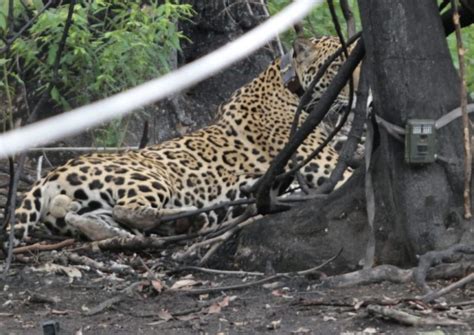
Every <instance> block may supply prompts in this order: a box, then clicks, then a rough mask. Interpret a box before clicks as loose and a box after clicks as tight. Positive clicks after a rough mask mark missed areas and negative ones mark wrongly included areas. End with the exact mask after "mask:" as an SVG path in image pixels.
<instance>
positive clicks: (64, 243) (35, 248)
mask: <svg viewBox="0 0 474 335" xmlns="http://www.w3.org/2000/svg"><path fill="white" fill-rule="evenodd" d="M74 243H76V241H75V240H74V239H72V238H70V239H68V240H64V241H61V242H58V243H54V244H40V243H35V244H31V245H27V246H24V247H18V248H14V249H13V253H14V254H23V253H26V252H34V251H50V250H57V249H61V248H65V247H68V246H70V245H73V244H74Z"/></svg>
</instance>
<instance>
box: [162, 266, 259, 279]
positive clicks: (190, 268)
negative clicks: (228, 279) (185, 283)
mask: <svg viewBox="0 0 474 335" xmlns="http://www.w3.org/2000/svg"><path fill="white" fill-rule="evenodd" d="M184 271H199V272H204V273H212V274H218V275H230V276H255V277H261V276H264V275H265V274H264V273H263V272H249V271H242V270H239V271H230V270H216V269H210V268H203V267H199V266H184V267H181V268H178V269H175V270H172V271H168V272H167V275H171V274H175V273H178V272H184Z"/></svg>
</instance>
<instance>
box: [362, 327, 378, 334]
mask: <svg viewBox="0 0 474 335" xmlns="http://www.w3.org/2000/svg"><path fill="white" fill-rule="evenodd" d="M362 333H364V334H377V329H375V328H374V327H368V328H365V329H364V330H363V331H362Z"/></svg>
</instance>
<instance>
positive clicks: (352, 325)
mask: <svg viewBox="0 0 474 335" xmlns="http://www.w3.org/2000/svg"><path fill="white" fill-rule="evenodd" d="M80 246H81V245H79V244H77V243H76V244H74V245H72V246H69V247H68V248H67V251H65V250H63V251H47V252H41V253H38V252H30V253H28V254H23V255H22V256H20V257H19V258H18V259H16V260H15V261H14V263H13V264H12V268H11V270H10V272H9V275H8V276H7V278H6V280H1V281H0V334H1V335H6V334H43V330H42V324H43V323H45V322H48V321H55V322H57V323H58V325H59V328H60V331H59V332H57V333H54V332H53V333H50V334H116V335H118V334H256V333H258V334H260V333H265V334H355V333H364V334H373V333H377V334H379V333H389V334H407V333H418V332H429V333H431V334H434V333H435V334H444V333H453V332H454V333H464V332H468V331H470V330H471V329H472V327H474V285H471V286H467V287H464V289H462V290H457V291H454V292H452V293H451V294H450V295H447V296H445V297H444V298H443V299H442V300H441V301H440V302H438V303H436V304H434V305H425V304H423V303H421V302H418V301H416V300H414V299H409V300H406V301H403V299H404V298H407V297H414V296H416V295H417V294H420V292H419V291H418V289H416V288H415V287H414V286H411V285H406V284H391V283H382V284H373V285H370V286H360V287H354V288H344V289H336V290H335V289H323V288H321V287H319V286H318V285H319V284H320V281H319V279H318V278H316V277H313V278H311V277H283V278H279V279H275V280H273V281H269V282H267V283H265V284H261V285H252V286H251V287H248V288H243V289H239V290H224V291H218V292H214V293H208V294H192V293H189V292H185V291H186V290H190V289H191V290H195V289H201V288H208V287H217V286H218V287H223V286H226V285H234V284H243V283H249V282H254V281H256V280H259V279H261V278H262V277H258V276H251V275H229V274H225V275H223V274H208V273H203V272H201V271H193V270H186V271H179V272H174V273H172V272H169V269H171V268H174V266H176V264H173V262H172V261H171V260H170V257H168V256H169V255H168V256H167V255H166V254H164V255H151V254H140V255H137V254H133V253H129V254H126V253H111V252H100V251H95V252H94V251H91V250H87V251H84V249H83V248H81V247H80ZM71 255H80V256H87V257H89V259H93V260H95V261H96V262H100V263H98V264H99V265H102V266H103V267H102V268H101V270H99V269H98V268H93V267H88V266H86V265H84V264H86V263H85V262H84V261H83V260H81V261H77V259H76V261H74V259H73V258H71ZM80 263H82V264H80ZM322 270H324V269H322ZM320 275H321V274H320ZM318 277H319V276H318ZM447 284H448V283H447V282H436V283H433V282H431V283H430V285H432V286H433V287H437V288H440V287H442V286H445V285H447ZM127 288H128V289H127ZM104 302H106V303H104ZM459 302H464V305H463V306H460V305H462V304H459ZM374 303H375V304H379V305H385V306H386V307H389V308H395V309H398V310H404V311H406V312H408V313H410V314H413V315H418V316H420V317H421V318H428V317H439V318H444V319H448V320H451V321H462V322H465V323H466V326H455V327H439V326H436V325H433V326H417V327H411V326H406V325H402V324H400V323H397V322H394V321H391V320H389V319H386V318H382V317H380V316H376V315H373V314H370V313H368V311H367V306H368V305H369V304H374ZM457 303H458V304H457ZM101 304H102V305H101ZM45 334H46V333H45Z"/></svg>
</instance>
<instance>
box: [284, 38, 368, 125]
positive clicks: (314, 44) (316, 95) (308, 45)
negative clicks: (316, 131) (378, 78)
mask: <svg viewBox="0 0 474 335" xmlns="http://www.w3.org/2000/svg"><path fill="white" fill-rule="evenodd" d="M340 46H341V43H340V42H339V39H338V38H337V37H332V36H330V37H329V36H326V37H321V38H312V39H306V38H298V39H296V40H295V42H294V43H293V56H292V66H293V68H294V72H295V75H296V76H297V78H298V80H299V83H300V85H301V87H302V88H303V90H306V89H307V88H308V87H309V86H310V84H311V82H312V81H313V79H314V78H315V77H316V74H317V73H318V70H319V69H320V68H321V66H323V64H324V63H325V62H326V61H327V60H328V58H330V57H331V56H332V55H333V54H334V53H335V52H336V51H337V50H338V49H339V48H340ZM344 60H345V57H344V56H341V57H338V58H336V59H335V60H334V61H333V62H332V63H331V65H330V66H329V67H328V69H327V70H326V72H325V73H324V75H323V76H322V77H321V79H320V80H319V82H318V83H317V84H316V86H315V88H314V90H313V100H312V103H317V102H318V101H319V99H320V98H321V96H322V95H323V93H324V91H325V90H326V89H327V88H328V86H329V84H330V83H331V81H332V80H333V79H334V77H335V76H336V74H337V72H338V71H339V68H340V67H341V65H342V64H343V63H344ZM358 77H359V70H358V69H357V70H356V71H355V72H354V78H353V79H354V87H355V88H356V87H357V82H358ZM348 102H349V85H346V86H345V87H344V88H343V89H342V91H341V93H340V94H339V96H338V98H337V100H336V101H335V103H334V104H333V106H332V108H331V113H329V114H328V116H327V118H329V119H334V120H332V121H334V122H335V121H337V119H338V117H339V115H340V114H339V112H340V111H341V110H342V107H345V106H347V104H348ZM327 118H326V119H327Z"/></svg>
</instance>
